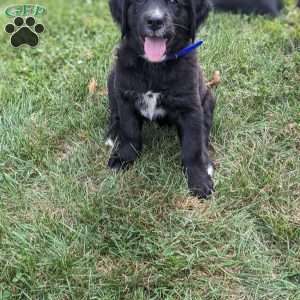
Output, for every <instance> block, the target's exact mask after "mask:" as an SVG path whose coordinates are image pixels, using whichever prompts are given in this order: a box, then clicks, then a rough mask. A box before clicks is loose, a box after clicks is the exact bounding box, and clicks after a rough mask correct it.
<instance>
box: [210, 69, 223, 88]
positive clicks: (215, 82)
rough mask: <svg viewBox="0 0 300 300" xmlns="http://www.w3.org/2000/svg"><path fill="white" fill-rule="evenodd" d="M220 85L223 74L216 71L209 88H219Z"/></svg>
mask: <svg viewBox="0 0 300 300" xmlns="http://www.w3.org/2000/svg"><path fill="white" fill-rule="evenodd" d="M220 83H221V73H220V71H215V72H214V74H213V77H212V79H211V80H210V81H209V82H208V83H207V86H208V87H210V88H212V87H217V86H218V85H219V84H220Z"/></svg>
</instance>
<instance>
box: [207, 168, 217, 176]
mask: <svg viewBox="0 0 300 300" xmlns="http://www.w3.org/2000/svg"><path fill="white" fill-rule="evenodd" d="M214 171H215V170H214V167H213V165H209V166H208V167H207V174H208V175H209V176H210V177H213V176H214Z"/></svg>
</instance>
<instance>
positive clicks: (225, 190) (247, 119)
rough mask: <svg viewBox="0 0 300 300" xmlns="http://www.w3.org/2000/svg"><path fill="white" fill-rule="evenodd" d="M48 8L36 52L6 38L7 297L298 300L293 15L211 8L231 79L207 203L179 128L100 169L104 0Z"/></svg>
mask: <svg viewBox="0 0 300 300" xmlns="http://www.w3.org/2000/svg"><path fill="white" fill-rule="evenodd" d="M14 2H18V1H14ZM19 2H20V1H19ZM39 2H40V4H44V5H45V6H47V8H48V15H47V16H46V17H43V19H41V21H42V22H43V23H44V24H45V26H46V29H47V32H45V33H44V34H43V35H42V41H41V44H40V46H39V47H38V48H37V49H34V50H33V49H28V48H22V49H18V50H16V49H12V48H11V47H10V46H9V38H8V36H7V34H6V33H4V32H3V30H1V31H0V199H1V200H0V299H1V300H4V299H5V300H7V299H49V300H50V299H130V300H131V299H231V300H236V299H278V300H279V299H280V300H282V299H293V300H296V299H300V155H299V152H300V141H299V136H300V105H299V104H300V103H299V101H300V84H299V82H300V52H299V49H300V48H299V47H300V30H299V24H300V16H299V13H297V12H296V11H294V10H292V8H289V9H287V10H286V11H285V12H284V13H283V15H282V16H281V17H280V18H279V19H276V20H269V19H264V18H261V17H257V18H254V17H251V18H248V17H243V18H240V17H239V16H232V15H225V14H224V15H222V14H218V15H217V14H215V15H211V17H210V18H209V20H208V22H207V25H206V26H205V27H204V28H203V29H202V31H201V34H199V36H201V37H203V38H204V39H205V40H206V44H205V46H204V47H203V48H201V50H200V51H199V60H200V61H201V63H202V65H203V68H204V70H205V73H206V75H207V77H210V76H211V74H212V72H213V71H214V70H220V71H221V73H222V79H223V82H222V85H221V86H220V87H219V88H218V89H217V91H216V95H217V97H218V107H217V111H216V115H215V123H214V129H213V146H214V149H215V153H214V158H215V161H216V163H217V165H218V169H217V172H216V176H215V182H216V193H215V195H214V197H213V199H211V200H210V201H207V202H198V200H197V201H195V199H190V198H188V190H187V186H186V181H185V179H184V176H183V174H182V172H181V169H180V151H179V145H178V141H177V139H176V138H175V136H176V133H175V131H173V130H169V131H167V132H166V131H165V130H162V129H159V128H157V127H156V126H155V125H152V124H151V125H149V126H147V128H146V130H145V137H146V138H145V139H146V141H145V149H144V152H143V155H142V156H141V158H140V159H139V161H138V162H137V163H136V164H135V166H134V167H133V168H132V169H131V170H130V171H129V172H127V173H125V174H119V175H114V174H112V173H111V172H110V171H109V170H108V169H107V168H106V161H107V158H108V156H109V150H108V149H107V148H105V147H104V143H103V138H104V132H105V126H106V123H107V117H108V113H107V98H106V96H103V92H102V91H103V90H104V89H105V85H106V77H107V74H108V72H109V69H110V65H111V63H112V61H113V55H112V52H113V48H114V47H115V45H116V43H117V41H118V39H119V33H118V31H117V29H116V27H115V26H114V24H113V23H112V21H111V18H110V16H109V13H108V9H107V4H106V1H104V0H99V1H93V0H91V1H83V0H76V1H75V0H73V1H59V0H48V1H39ZM9 4H11V1H7V0H2V1H1V5H0V11H1V17H0V27H1V28H2V27H4V25H5V24H6V23H7V22H8V21H9V19H8V18H7V17H5V16H4V13H2V12H3V10H4V8H5V7H6V6H7V5H9ZM91 78H95V79H96V80H97V82H98V92H97V93H96V94H95V95H89V93H88V89H87V86H88V83H89V81H90V80H91Z"/></svg>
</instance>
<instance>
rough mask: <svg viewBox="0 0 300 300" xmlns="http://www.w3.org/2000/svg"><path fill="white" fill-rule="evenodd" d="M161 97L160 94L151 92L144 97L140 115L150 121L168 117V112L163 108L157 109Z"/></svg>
mask: <svg viewBox="0 0 300 300" xmlns="http://www.w3.org/2000/svg"><path fill="white" fill-rule="evenodd" d="M159 96H160V93H153V92H151V91H149V92H147V93H146V94H144V95H143V98H142V103H141V109H140V113H141V114H142V115H143V116H144V117H145V118H147V119H149V120H150V121H152V120H155V119H157V118H159V117H164V116H165V115H166V111H165V110H164V109H163V108H161V107H159V108H157V99H158V98H159Z"/></svg>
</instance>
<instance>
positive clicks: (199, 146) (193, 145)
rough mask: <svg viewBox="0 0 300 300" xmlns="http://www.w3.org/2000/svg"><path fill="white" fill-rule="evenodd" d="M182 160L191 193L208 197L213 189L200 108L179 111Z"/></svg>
mask: <svg viewBox="0 0 300 300" xmlns="http://www.w3.org/2000/svg"><path fill="white" fill-rule="evenodd" d="M178 129H179V134H180V138H181V147H182V162H183V165H184V168H185V171H186V174H187V180H188V186H189V189H190V191H191V192H192V194H193V195H195V196H197V197H199V198H206V197H208V196H209V195H210V194H211V193H212V191H213V182H212V178H211V177H210V176H209V174H208V173H207V168H208V164H209V161H208V151H207V147H206V145H205V140H204V135H203V133H204V122H203V112H202V111H201V109H200V108H197V109H195V110H192V111H189V112H183V113H181V115H180V117H179V120H178Z"/></svg>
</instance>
